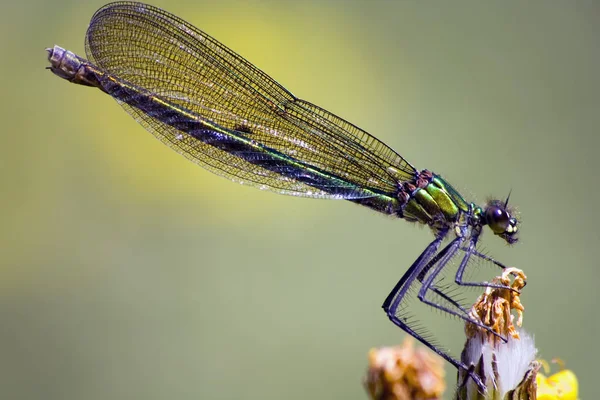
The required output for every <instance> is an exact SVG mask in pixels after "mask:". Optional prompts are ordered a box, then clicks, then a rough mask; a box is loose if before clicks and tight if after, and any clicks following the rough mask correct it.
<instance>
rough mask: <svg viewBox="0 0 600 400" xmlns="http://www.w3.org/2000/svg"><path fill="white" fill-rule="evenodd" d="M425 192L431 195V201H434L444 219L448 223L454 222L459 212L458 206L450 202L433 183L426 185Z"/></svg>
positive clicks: (445, 194) (444, 193) (443, 191)
mask: <svg viewBox="0 0 600 400" xmlns="http://www.w3.org/2000/svg"><path fill="white" fill-rule="evenodd" d="M425 190H426V191H427V193H429V194H430V195H431V197H432V198H433V200H435V202H436V203H437V205H438V206H439V208H440V210H441V211H442V213H443V214H444V217H445V218H446V219H447V220H448V221H455V220H456V218H457V216H458V212H459V209H458V206H457V205H456V203H454V202H453V201H452V199H451V198H450V196H449V195H448V193H446V191H445V190H444V189H443V187H439V186H438V185H437V184H436V182H435V181H432V182H431V183H430V184H429V185H427V187H426V188H425Z"/></svg>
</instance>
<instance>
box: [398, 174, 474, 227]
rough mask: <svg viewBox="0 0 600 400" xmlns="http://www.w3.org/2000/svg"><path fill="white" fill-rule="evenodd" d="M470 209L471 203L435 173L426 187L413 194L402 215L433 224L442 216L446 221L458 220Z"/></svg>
mask: <svg viewBox="0 0 600 400" xmlns="http://www.w3.org/2000/svg"><path fill="white" fill-rule="evenodd" d="M469 210H470V205H469V204H468V203H467V202H466V201H465V200H464V199H463V197H462V196H461V195H460V194H458V192H457V191H456V190H455V189H454V188H453V187H452V186H451V185H450V184H449V183H448V182H446V181H445V180H444V179H443V178H442V177H440V176H438V175H434V176H433V178H432V179H431V182H430V183H429V184H428V185H427V186H426V187H424V188H420V189H417V190H416V191H415V192H414V193H413V194H412V198H411V199H410V200H409V201H408V202H407V203H406V205H405V206H404V208H403V210H402V211H403V212H402V216H403V217H404V218H405V219H406V220H408V221H412V222H419V223H422V224H427V225H431V224H432V223H434V222H435V221H438V222H439V221H440V218H439V217H440V216H442V217H443V218H442V219H443V220H444V221H446V222H456V221H458V220H459V218H460V216H461V214H464V213H468V212H469ZM436 217H437V218H436Z"/></svg>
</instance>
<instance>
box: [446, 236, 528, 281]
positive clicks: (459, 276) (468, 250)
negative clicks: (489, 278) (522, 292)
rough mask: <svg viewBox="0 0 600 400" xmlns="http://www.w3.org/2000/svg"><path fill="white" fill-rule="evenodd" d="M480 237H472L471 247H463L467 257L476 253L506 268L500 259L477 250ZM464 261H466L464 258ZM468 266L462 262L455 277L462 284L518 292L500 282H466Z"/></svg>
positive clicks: (477, 255)
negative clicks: (497, 259) (464, 278)
mask: <svg viewBox="0 0 600 400" xmlns="http://www.w3.org/2000/svg"><path fill="white" fill-rule="evenodd" d="M478 237H479V236H474V237H472V238H471V240H470V241H469V247H467V248H466V249H461V250H463V251H464V252H465V258H466V257H467V256H468V257H471V255H474V256H476V257H479V258H481V259H484V260H486V261H490V262H492V263H494V264H495V265H497V266H499V267H500V268H502V269H505V268H506V265H504V264H502V263H501V262H499V261H496V260H494V259H493V258H491V257H489V256H486V255H485V254H482V253H479V252H478V251H476V250H475V246H476V245H477V239H478ZM463 261H464V259H463ZM466 268H467V263H466V262H461V263H460V266H459V267H458V270H457V271H456V277H455V279H454V281H455V282H456V283H457V284H458V285H460V286H471V287H486V288H488V287H490V288H494V289H505V290H510V291H512V292H518V290H515V289H513V288H511V287H510V286H506V285H502V284H500V283H493V282H485V281H484V282H465V281H464V280H463V275H464V273H465V270H466Z"/></svg>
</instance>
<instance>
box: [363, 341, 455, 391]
mask: <svg viewBox="0 0 600 400" xmlns="http://www.w3.org/2000/svg"><path fill="white" fill-rule="evenodd" d="M444 375H445V374H444V365H443V361H442V360H441V359H440V358H439V357H437V356H435V355H434V354H432V353H431V352H429V351H428V350H426V349H424V348H418V349H415V348H414V341H413V339H412V338H407V339H405V340H404V343H403V344H402V345H401V346H395V347H382V348H378V349H371V351H370V352H369V369H368V371H367V376H366V378H365V382H364V384H365V388H366V389H367V392H368V393H369V396H370V397H371V399H373V400H412V399H418V400H435V399H440V398H441V397H442V394H443V393H444V390H445V389H446V384H445V383H444Z"/></svg>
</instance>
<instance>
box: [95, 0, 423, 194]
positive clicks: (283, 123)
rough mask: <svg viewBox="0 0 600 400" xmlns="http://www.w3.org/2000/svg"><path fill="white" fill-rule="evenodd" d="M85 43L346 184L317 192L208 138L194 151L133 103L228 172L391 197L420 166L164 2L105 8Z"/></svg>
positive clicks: (300, 189) (120, 71) (120, 69)
mask: <svg viewBox="0 0 600 400" xmlns="http://www.w3.org/2000/svg"><path fill="white" fill-rule="evenodd" d="M86 51H87V55H88V58H89V59H90V61H92V62H93V63H95V64H96V65H97V66H98V67H100V68H101V69H103V70H105V71H106V72H107V73H108V74H110V75H113V76H116V77H118V78H119V79H121V80H123V81H125V82H128V83H131V85H132V86H134V87H138V88H141V89H143V90H144V91H145V92H148V93H150V94H152V95H154V96H156V97H157V98H159V99H162V100H164V101H165V102H166V103H168V104H171V105H174V106H175V107H179V108H181V109H182V110H187V111H189V112H191V113H193V114H194V115H197V116H198V118H199V119H200V120H203V121H210V122H211V123H214V124H215V125H216V126H218V127H221V128H223V129H224V131H226V132H229V133H230V134H231V135H232V137H233V136H236V137H238V138H239V139H240V140H246V141H250V142H252V143H258V144H260V148H261V149H263V150H264V149H267V150H268V149H270V150H272V151H273V152H274V153H277V154H281V155H282V156H284V157H286V158H288V159H289V160H295V161H297V165H298V166H305V167H312V168H314V169H315V170H316V171H319V173H320V174H325V175H329V176H331V177H332V180H331V185H332V186H336V185H340V186H341V187H340V189H341V190H340V191H336V190H333V189H334V188H332V190H330V191H328V192H327V193H329V194H327V193H315V190H314V186H311V185H308V184H306V183H303V182H298V181H295V179H294V178H293V177H290V175H287V176H285V175H280V174H277V173H274V171H273V169H268V168H267V169H265V168H263V167H262V166H261V164H260V162H256V160H254V162H248V161H247V160H245V159H244V158H240V157H237V156H232V154H231V152H229V151H227V149H225V148H222V149H215V148H209V147H211V144H210V143H208V142H206V141H205V142H200V143H196V144H195V145H194V146H193V147H194V149H193V151H192V150H190V147H189V142H190V140H189V139H188V140H171V139H172V138H175V137H180V136H178V135H180V134H181V132H177V129H175V128H174V127H173V126H172V124H171V125H169V124H165V123H164V122H161V120H160V119H158V118H156V115H155V116H148V115H145V113H144V111H140V109H136V108H132V107H128V106H127V105H124V107H125V108H126V109H128V111H129V112H131V113H132V114H133V115H134V116H135V117H136V118H137V119H138V121H140V122H142V124H143V125H144V126H145V127H146V128H147V129H148V130H150V131H151V132H152V133H154V134H155V135H156V136H158V137H159V138H161V139H162V140H163V141H166V142H168V143H169V144H170V145H171V147H173V148H174V149H176V150H177V151H179V152H181V153H183V154H184V155H186V156H187V157H188V158H190V159H192V160H193V161H195V162H197V163H198V164H200V165H202V166H204V167H206V168H208V169H210V170H211V171H212V172H215V173H217V174H219V175H223V176H226V177H229V178H232V179H234V180H237V181H244V182H247V183H249V184H254V186H260V187H262V188H266V189H272V190H275V191H277V192H281V193H288V194H295V195H304V196H313V197H335V198H363V197H370V196H374V195H384V196H386V195H390V196H392V195H393V194H394V193H395V192H396V190H397V185H398V181H404V180H408V179H411V178H412V177H413V176H414V173H415V170H414V168H413V167H412V166H411V165H410V164H408V163H407V162H406V161H405V160H404V159H403V158H402V157H400V156H399V155H398V154H397V153H395V152H394V151H393V150H392V149H390V148H389V147H387V146H386V145H385V144H384V143H382V142H381V141H379V140H377V139H376V138H374V137H373V136H371V135H369V134H368V133H366V132H364V131H362V130H360V129H359V128H357V127H355V126H354V125H352V124H350V123H348V122H346V121H344V120H343V119H341V118H339V117H337V116H335V115H333V114H331V113H329V112H327V111H325V110H323V109H321V108H319V107H317V106H315V105H312V104H310V103H307V102H305V101H302V100H300V99H296V98H295V97H294V96H293V95H292V94H291V93H290V92H288V91H287V90H286V89H285V88H283V87H282V86H281V85H279V84H278V83H277V82H275V81H274V80H273V79H271V78H270V77H269V76H267V75H266V74H265V73H263V72H262V71H260V70H258V69H257V68H256V67H254V66H253V65H252V64H250V63H249V62H248V61H246V60H245V59H244V58H242V57H241V56H239V55H237V54H236V53H234V52H233V51H231V50H230V49H228V48H227V47H225V46H223V45H222V44H220V43H219V42H217V41H216V40H214V39H213V38H211V37H210V36H208V35H206V34H205V33H203V32H201V31H199V30H198V29H196V28H194V27H193V26H191V25H190V24H188V23H187V22H185V21H183V20H181V19H179V18H177V17H176V16H173V15H171V14H169V13H166V12H164V11H162V10H160V9H158V8H155V7H152V6H149V5H145V4H141V3H131V2H119V3H112V4H109V5H107V6H105V7H103V8H101V9H100V10H98V11H97V12H96V14H94V16H93V17H92V21H91V23H90V27H89V29H88V32H87V36H86ZM120 100H121V101H122V100H123V99H120ZM165 139H166V140H165ZM186 143H187V144H186ZM212 147H214V146H212ZM261 157H263V156H261ZM259 158H260V157H259ZM350 187H352V188H354V190H349V188H350Z"/></svg>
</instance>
